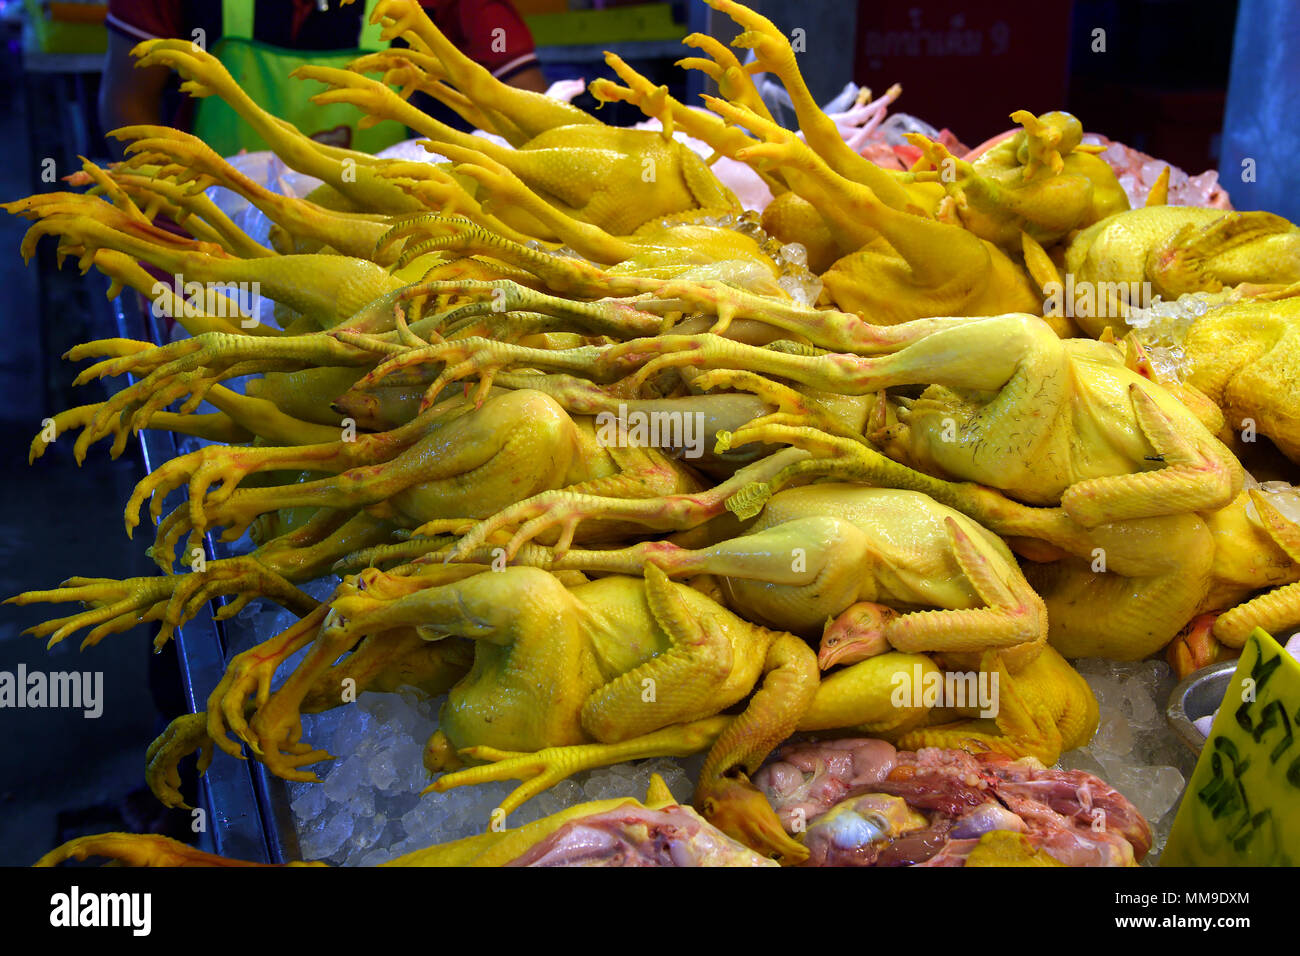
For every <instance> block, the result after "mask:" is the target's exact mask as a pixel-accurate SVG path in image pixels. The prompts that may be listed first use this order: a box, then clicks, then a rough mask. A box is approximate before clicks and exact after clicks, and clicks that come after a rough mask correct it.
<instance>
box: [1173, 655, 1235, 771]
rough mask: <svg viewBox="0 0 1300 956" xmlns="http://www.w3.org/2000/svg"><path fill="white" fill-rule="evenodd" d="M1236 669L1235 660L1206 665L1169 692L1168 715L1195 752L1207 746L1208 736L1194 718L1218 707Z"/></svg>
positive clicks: (1177, 731) (1176, 731) (1207, 713)
mask: <svg viewBox="0 0 1300 956" xmlns="http://www.w3.org/2000/svg"><path fill="white" fill-rule="evenodd" d="M1236 669H1237V662H1236V661H1235V660H1231V661H1220V662H1219V663H1217V664H1211V665H1210V666H1209V667H1202V668H1201V669H1200V670H1199V671H1195V672H1193V673H1191V674H1189V675H1188V676H1187V678H1186V679H1185V680H1184V681H1183V682H1182V683H1181V684H1179V685H1178V686H1177V687H1175V688H1174V692H1173V693H1172V694H1170V695H1169V706H1168V707H1166V708H1165V718H1166V719H1167V720H1168V721H1169V726H1170V727H1172V728H1173V730H1174V733H1176V734H1177V735H1178V736H1179V738H1181V739H1182V741H1183V743H1185V744H1187V746H1188V747H1189V748H1191V751H1192V753H1194V754H1199V753H1200V752H1201V748H1202V747H1204V746H1205V735H1204V734H1202V733H1201V732H1200V731H1199V730H1197V729H1196V725H1195V724H1194V723H1192V721H1194V720H1199V719H1200V718H1201V717H1208V716H1209V715H1210V714H1212V713H1214V712H1215V711H1216V710H1218V708H1219V705H1220V704H1222V703H1223V696H1224V694H1226V693H1227V692H1228V684H1229V683H1230V682H1231V681H1232V675H1233V672H1234V671H1236Z"/></svg>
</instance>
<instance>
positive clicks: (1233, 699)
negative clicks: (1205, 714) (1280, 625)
mask: <svg viewBox="0 0 1300 956" xmlns="http://www.w3.org/2000/svg"><path fill="white" fill-rule="evenodd" d="M1298 863H1300V663H1297V662H1296V660H1295V658H1293V657H1291V655H1290V654H1288V653H1286V651H1285V650H1283V649H1282V646H1281V645H1280V644H1278V643H1277V641H1275V640H1273V638H1272V637H1270V636H1269V635H1268V634H1267V633H1265V632H1264V631H1263V630H1261V629H1259V628H1256V629H1255V631H1254V633H1252V634H1251V635H1250V637H1249V638H1247V639H1246V643H1245V646H1243V647H1242V651H1241V660H1240V662H1239V663H1238V665H1237V670H1236V672H1235V673H1234V674H1233V676H1232V682H1231V683H1230V684H1229V685H1228V692H1227V693H1226V694H1225V695H1224V698H1223V703H1222V704H1221V705H1220V706H1219V713H1218V716H1216V717H1215V718H1214V726H1213V727H1212V728H1211V730H1210V736H1209V737H1208V738H1207V739H1206V741H1205V748H1204V749H1203V750H1202V751H1201V757H1200V760H1199V761H1198V762H1197V764H1196V770H1195V772H1194V773H1193V774H1192V779H1191V782H1190V783H1189V784H1188V785H1187V791H1186V793H1184V794H1183V802H1182V805H1181V806H1180V807H1179V808H1178V816H1177V817H1175V818H1174V828H1173V831H1172V832H1171V833H1170V834H1169V843H1168V845H1167V846H1166V847H1165V852H1164V854H1163V855H1162V856H1161V858H1160V864H1161V866H1295V865H1297V864H1298Z"/></svg>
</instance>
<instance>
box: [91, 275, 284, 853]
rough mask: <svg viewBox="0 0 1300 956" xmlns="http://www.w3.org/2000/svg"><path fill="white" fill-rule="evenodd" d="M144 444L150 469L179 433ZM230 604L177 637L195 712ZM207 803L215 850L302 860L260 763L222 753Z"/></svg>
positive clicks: (206, 611) (150, 335) (121, 307)
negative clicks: (218, 614)
mask: <svg viewBox="0 0 1300 956" xmlns="http://www.w3.org/2000/svg"><path fill="white" fill-rule="evenodd" d="M111 309H112V312H113V321H114V324H115V325H116V327H117V332H118V335H120V336H122V337H123V338H129V339H137V340H141V341H149V342H154V343H155V344H163V342H164V339H163V337H162V335H161V331H162V330H161V329H160V328H159V326H158V324H157V322H156V321H155V320H154V317H153V315H152V313H151V311H150V310H149V308H148V307H147V303H146V302H145V300H144V299H143V298H142V297H141V296H140V295H139V294H138V293H136V292H133V291H127V292H124V293H123V294H122V295H119V296H118V297H117V298H115V299H113V300H112V303H111ZM131 380H132V381H134V378H132V379H131ZM140 443H141V446H142V451H143V453H144V463H145V469H146V471H151V470H153V469H154V468H157V467H158V466H159V465H161V464H163V463H164V462H166V461H168V460H169V459H171V458H174V457H176V455H177V453H178V449H177V443H176V437H175V436H174V435H172V434H171V433H170V432H161V431H150V430H148V429H146V430H144V431H141V432H140ZM206 543H207V548H208V552H209V554H211V555H212V557H213V558H214V559H215V558H220V557H225V556H228V555H229V554H230V551H229V549H228V548H227V547H226V546H224V545H222V544H221V543H220V542H217V541H216V540H214V538H213V536H212V535H208V536H206ZM224 603H225V599H224V598H222V599H218V601H216V602H213V603H211V604H209V605H207V606H205V607H204V608H202V609H201V610H200V611H199V612H198V613H197V614H195V616H194V617H193V619H191V620H190V621H188V622H187V623H186V624H185V626H184V627H183V628H179V629H178V630H177V631H176V635H175V637H174V640H175V641H176V647H177V651H178V656H179V658H180V668H181V680H182V684H183V687H184V692H185V700H186V702H187V704H188V705H189V708H190V711H191V712H198V711H200V710H203V709H205V708H206V706H207V698H208V694H209V693H210V692H211V691H212V689H213V688H214V687H216V686H217V683H218V682H219V681H220V680H221V677H222V674H223V673H224V672H225V669H226V661H227V660H228V659H229V656H230V648H231V647H232V646H234V643H235V642H234V641H233V640H232V637H233V635H232V634H231V633H230V630H231V628H232V627H237V626H238V625H237V624H236V622H231V621H217V620H215V619H214V617H213V613H214V612H215V610H216V606H219V605H220V604H224ZM214 605H215V606H214ZM263 636H265V635H263ZM200 803H201V805H202V806H203V807H204V809H206V811H207V817H208V824H209V830H208V834H207V836H208V837H210V842H211V848H212V849H213V850H215V852H217V853H220V854H222V855H224V856H232V857H236V858H238V859H243V860H250V861H253V862H257V863H284V862H287V861H289V860H296V859H299V854H298V838H297V833H296V831H295V830H294V826H293V815H292V812H291V810H290V808H289V796H288V790H287V789H286V787H285V784H284V781H283V780H280V779H279V778H278V777H274V776H272V775H270V774H269V773H267V771H266V769H265V768H264V767H263V766H262V765H261V764H260V763H258V762H256V761H253V760H235V759H233V758H231V757H230V756H228V755H226V754H223V753H221V752H220V751H218V752H217V753H216V755H215V757H214V759H213V761H212V766H211V767H209V768H208V771H207V773H206V774H204V775H203V777H202V778H201V784H200ZM203 842H208V841H203Z"/></svg>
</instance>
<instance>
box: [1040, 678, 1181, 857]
mask: <svg viewBox="0 0 1300 956" xmlns="http://www.w3.org/2000/svg"><path fill="white" fill-rule="evenodd" d="M1074 665H1075V668H1076V669H1077V670H1078V671H1079V673H1080V674H1082V675H1083V677H1084V679H1085V680H1086V681H1087V682H1088V686H1089V687H1091V688H1092V692H1093V693H1094V694H1095V695H1096V696H1097V704H1098V706H1099V708H1100V724H1099V725H1098V728H1097V734H1096V736H1094V737H1093V739H1092V740H1091V741H1090V742H1089V744H1088V745H1087V746H1086V747H1080V748H1079V749H1078V750H1072V751H1070V752H1069V753H1066V754H1063V755H1062V756H1061V763H1060V766H1061V767H1062V768H1063V769H1065V770H1084V771H1087V772H1088V773H1092V774H1095V775H1096V776H1098V777H1100V778H1101V779H1102V780H1104V781H1106V783H1108V784H1110V785H1111V786H1112V787H1114V788H1115V789H1116V790H1118V791H1119V792H1120V793H1122V794H1123V795H1124V796H1126V797H1127V798H1128V799H1129V800H1131V801H1132V802H1133V805H1134V806H1136V807H1137V808H1138V811H1139V812H1140V813H1141V814H1142V815H1143V816H1144V817H1146V818H1147V821H1148V822H1149V823H1150V824H1151V830H1152V834H1153V841H1152V844H1151V852H1150V853H1149V854H1148V855H1147V857H1146V859H1145V860H1143V865H1144V866H1154V865H1155V864H1156V862H1158V860H1159V858H1160V853H1161V852H1162V851H1163V850H1164V847H1165V841H1166V840H1167V839H1168V838H1169V830H1170V828H1171V827H1172V826H1173V825H1174V816H1175V812H1176V810H1177V808H1178V798H1179V796H1180V795H1181V794H1182V792H1183V787H1184V786H1185V784H1186V782H1187V778H1188V777H1190V776H1191V773H1192V770H1193V768H1194V767H1195V765H1196V756H1195V755H1194V754H1193V753H1192V752H1191V751H1190V750H1189V749H1187V745H1186V744H1184V743H1183V742H1182V740H1180V739H1179V738H1178V737H1177V736H1176V735H1175V734H1173V733H1172V732H1171V731H1170V729H1169V725H1168V723H1167V722H1166V719H1165V705H1166V703H1167V701H1168V700H1169V695H1170V694H1171V693H1172V692H1173V689H1174V685H1175V684H1176V683H1177V682H1176V681H1175V680H1174V673H1173V669H1172V668H1171V667H1170V666H1169V665H1168V664H1167V663H1165V662H1164V661H1161V660H1147V661H1110V660H1105V659H1103V658H1085V659H1083V660H1078V661H1075V662H1074Z"/></svg>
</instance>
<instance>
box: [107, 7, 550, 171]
mask: <svg viewBox="0 0 1300 956" xmlns="http://www.w3.org/2000/svg"><path fill="white" fill-rule="evenodd" d="M421 2H422V6H423V7H424V8H425V12H426V13H428V15H429V18H430V19H431V20H433V22H434V23H435V24H436V25H437V27H438V29H439V30H441V31H442V32H443V33H444V34H445V35H446V36H447V37H448V38H449V39H450V40H451V41H452V42H453V43H455V44H456V46H457V47H458V48H459V49H461V50H462V51H464V53H465V54H466V55H467V56H469V57H470V58H472V59H474V60H475V61H477V62H478V63H480V64H482V65H483V66H485V67H486V68H487V69H488V70H490V71H491V72H492V74H493V75H494V76H496V77H497V78H498V79H500V80H502V81H503V82H506V83H510V84H511V85H513V86H517V87H521V88H523V89H528V90H536V91H539V92H541V91H545V89H546V80H545V78H544V77H543V75H542V71H541V68H540V67H539V65H538V62H537V56H536V54H535V52H534V50H535V47H534V44H533V38H532V34H531V33H530V32H529V30H528V27H527V26H526V25H525V24H524V22H523V19H522V18H521V17H520V16H519V13H518V11H516V10H515V8H514V5H513V4H512V3H511V2H510V0H421ZM369 6H370V4H365V3H361V2H354V3H351V4H348V5H346V6H344V5H342V4H341V3H340V2H339V0H332V2H325V3H322V2H321V0H262V2H260V3H255V2H254V0H237V4H236V5H232V3H231V0H226V2H225V3H223V2H222V0H186V2H181V0H109V4H108V18H107V25H108V28H109V45H108V54H107V58H106V61H105V66H104V79H103V83H102V85H101V87H100V97H99V114H100V121H101V123H102V124H103V127H104V129H105V130H112V129H116V128H117V127H119V126H127V125H135V124H156V123H159V122H163V121H164V119H165V114H167V113H168V112H171V113H173V114H174V115H171V116H169V117H167V118H168V119H170V125H174V126H178V127H181V128H193V126H194V122H195V117H194V110H195V106H194V102H193V101H192V100H190V99H189V98H185V100H183V101H181V102H180V103H179V104H178V107H177V109H175V110H172V111H169V110H167V108H166V106H165V102H166V100H167V98H168V93H169V91H170V90H174V89H175V86H176V81H175V78H174V74H173V73H172V72H171V71H170V70H169V69H167V68H165V67H148V68H145V69H136V68H135V66H134V60H133V58H132V57H131V55H130V54H131V49H132V48H133V47H134V46H135V45H136V44H137V43H139V42H140V41H142V40H149V39H154V38H158V37H179V38H182V39H187V40H194V39H196V38H201V39H198V42H201V43H202V44H203V45H204V46H205V47H206V48H207V49H209V50H210V51H212V52H213V53H214V54H217V55H218V57H219V58H221V54H220V52H219V51H220V49H221V45H220V44H221V40H222V37H223V35H224V31H225V28H226V26H227V24H226V19H227V17H230V18H231V19H232V20H233V19H235V14H236V13H237V14H238V19H239V20H240V21H241V22H240V23H239V24H231V26H230V29H231V31H232V32H233V31H236V30H243V31H246V32H247V33H249V34H251V35H250V36H248V37H247V38H246V39H247V40H249V41H252V42H253V43H254V44H256V45H260V46H263V47H274V48H281V49H284V50H286V51H289V50H293V51H299V52H303V53H309V52H310V51H313V50H319V51H322V54H324V53H325V52H326V51H328V52H329V53H337V52H338V51H346V50H351V49H352V48H354V47H357V46H358V36H359V33H360V31H361V29H362V26H363V24H364V18H365V13H366V9H367V8H368V7H369ZM223 8H224V9H223ZM286 13H287V14H289V15H288V16H286ZM200 31H201V32H200ZM286 72H287V71H286ZM284 82H285V83H286V84H294V83H298V82H299V81H295V80H292V79H289V78H288V77H287V76H286V77H285V78H284ZM291 95H292V96H293V98H294V99H295V101H298V102H304V103H305V102H306V100H307V97H308V95H309V92H308V91H307V90H306V89H304V90H303V91H302V92H301V94H299V93H298V92H297V91H296V90H295V91H293V92H292V94H291ZM254 98H255V99H256V98H257V97H256V96H254ZM264 105H267V104H264ZM304 131H305V132H307V133H308V134H309V135H311V134H312V133H313V132H314V131H313V130H304ZM340 145H342V144H340ZM118 148H120V146H119V147H118ZM230 151H233V149H232V150H230Z"/></svg>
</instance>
